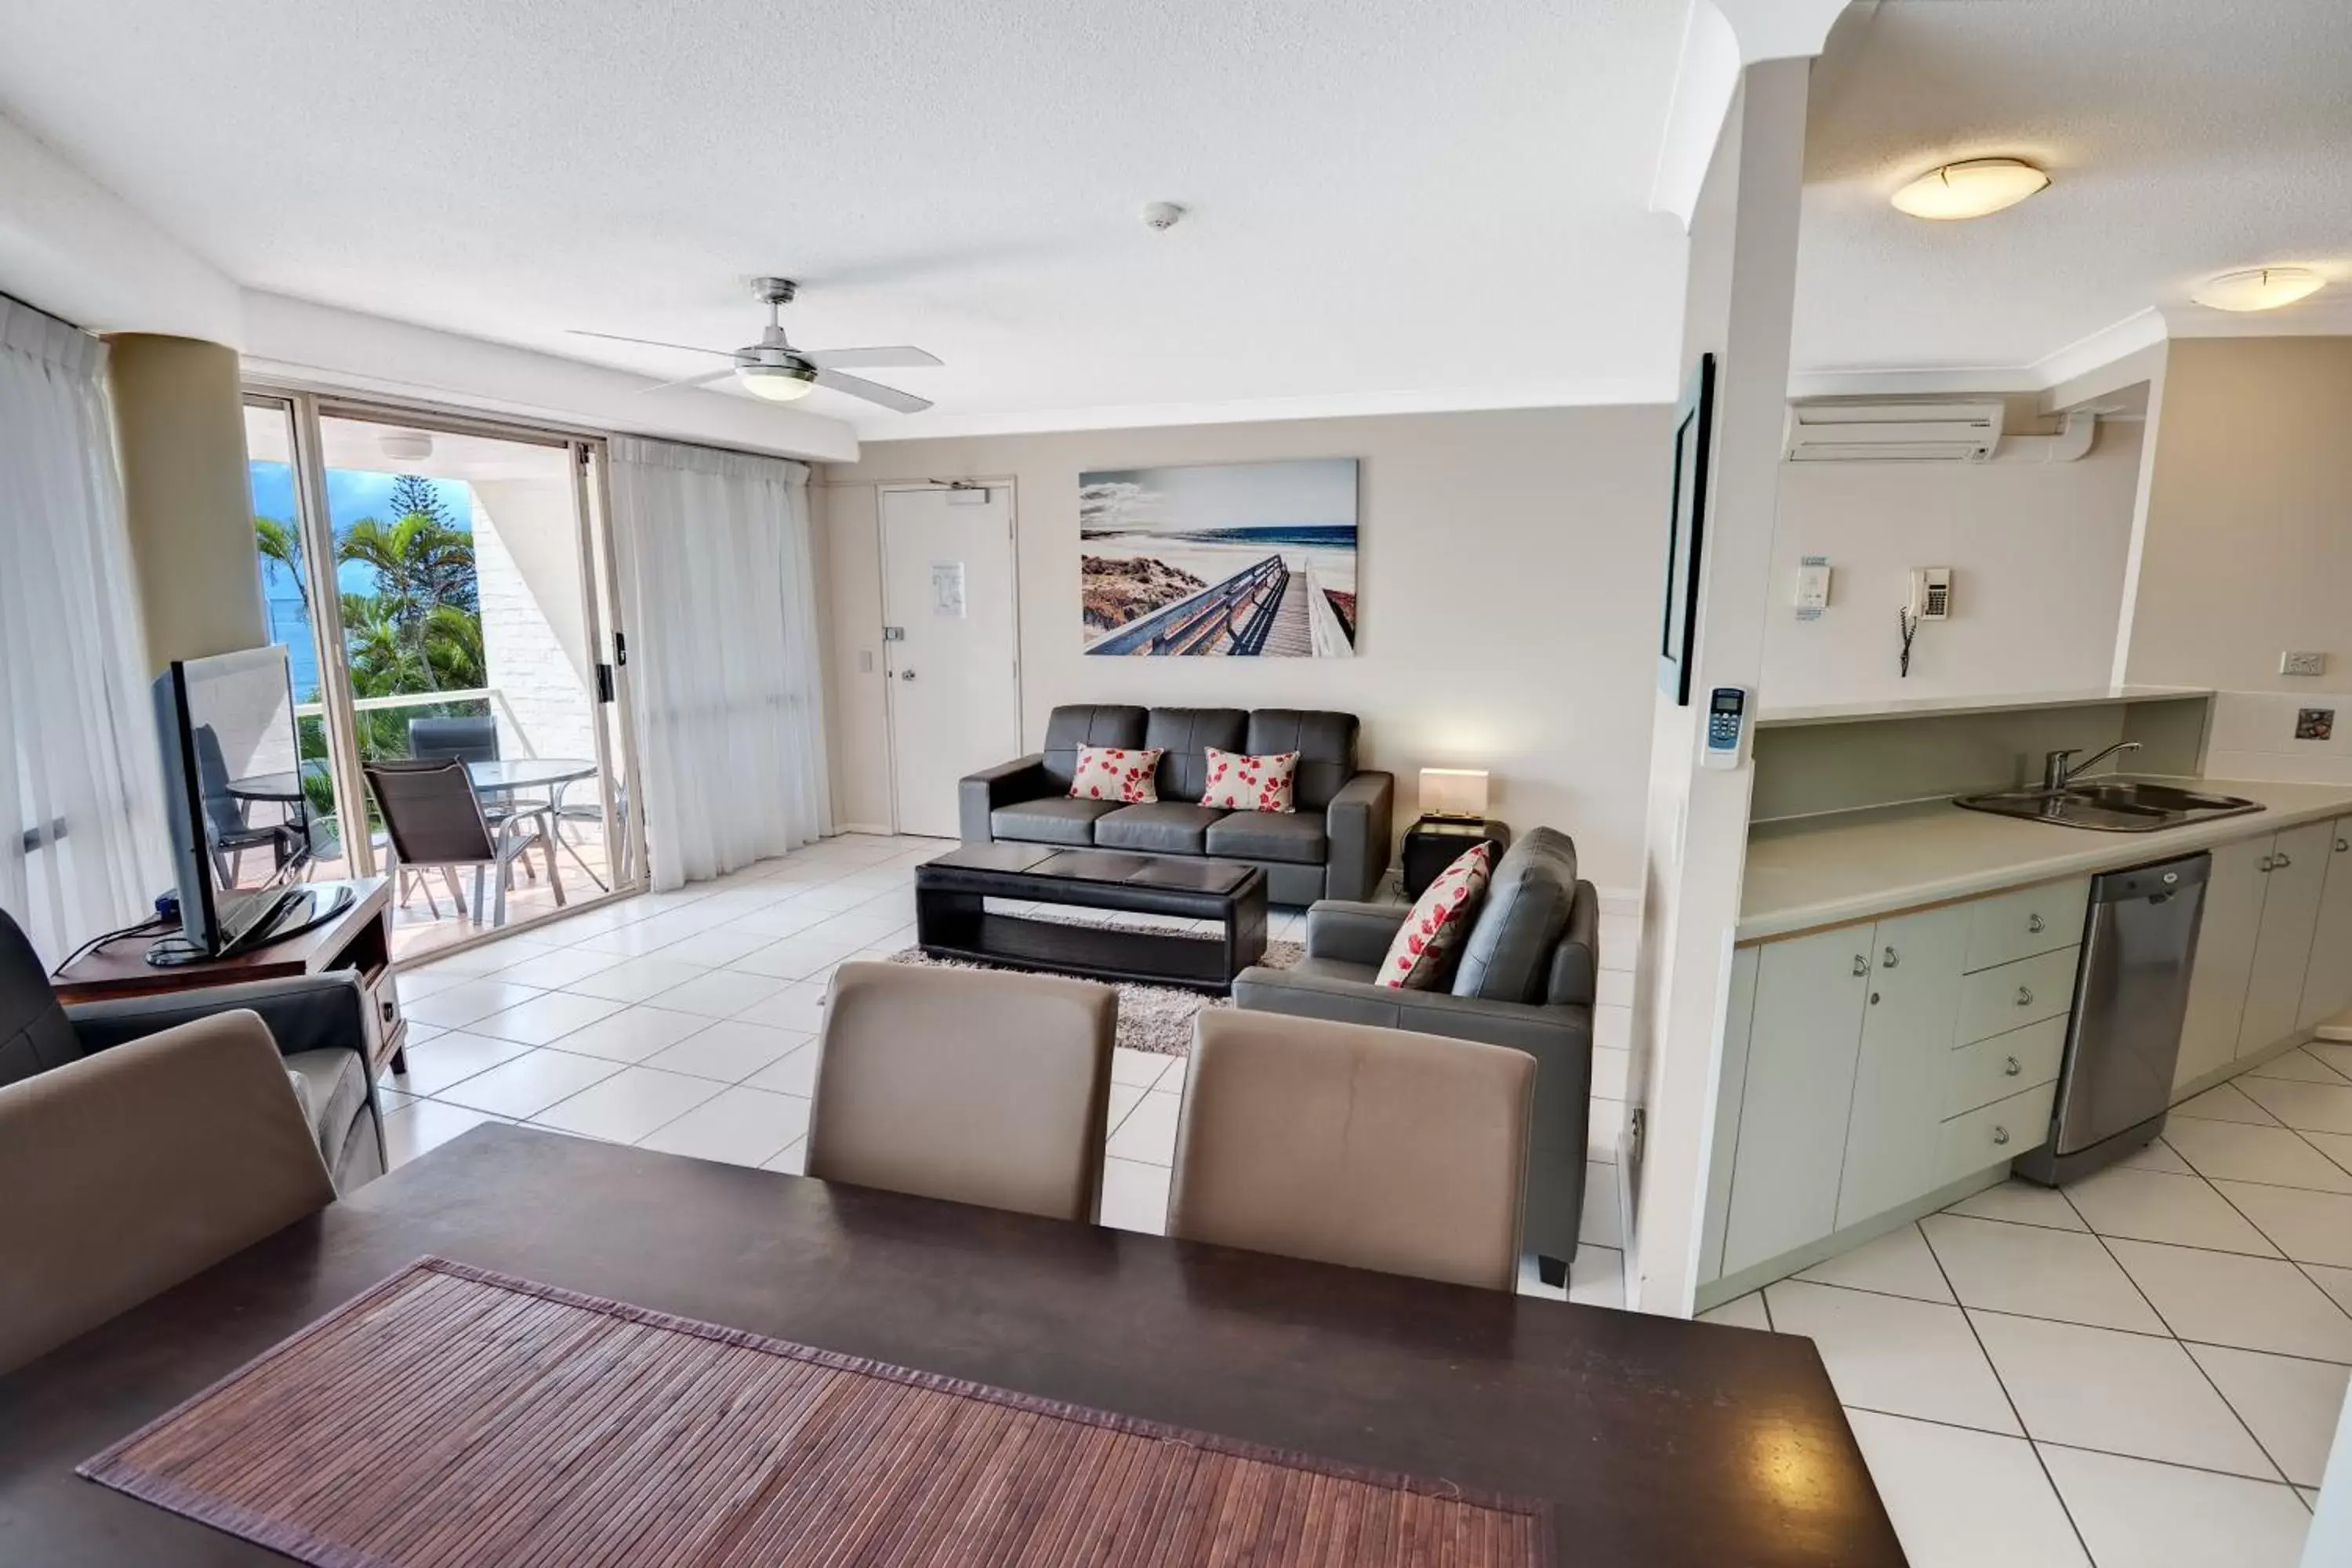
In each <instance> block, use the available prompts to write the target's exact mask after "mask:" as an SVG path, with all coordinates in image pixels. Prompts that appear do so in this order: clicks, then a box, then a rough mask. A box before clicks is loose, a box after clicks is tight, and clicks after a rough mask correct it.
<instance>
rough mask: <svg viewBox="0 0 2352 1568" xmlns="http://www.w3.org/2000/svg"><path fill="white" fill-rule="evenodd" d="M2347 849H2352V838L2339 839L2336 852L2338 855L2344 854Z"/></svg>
mask: <svg viewBox="0 0 2352 1568" xmlns="http://www.w3.org/2000/svg"><path fill="white" fill-rule="evenodd" d="M2347 849H2352V838H2339V839H2337V840H2336V853H2337V854H2338V855H2341V854H2343V853H2344V852H2345V851H2346V850H2347Z"/></svg>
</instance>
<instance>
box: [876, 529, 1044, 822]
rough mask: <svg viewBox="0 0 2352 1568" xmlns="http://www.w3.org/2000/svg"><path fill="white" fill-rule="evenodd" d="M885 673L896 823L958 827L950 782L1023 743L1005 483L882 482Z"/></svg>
mask: <svg viewBox="0 0 2352 1568" xmlns="http://www.w3.org/2000/svg"><path fill="white" fill-rule="evenodd" d="M882 622H883V626H885V628H886V629H885V631H884V632H883V639H884V640H883V644H882V651H883V674H884V682H885V684H886V685H887V688H888V689H889V694H890V768H891V781H890V782H891V792H892V797H893V804H894V805H895V807H896V810H897V815H898V831H899V832H901V833H923V834H930V835H933V836H936V837H940V838H953V837H956V830H957V824H956V781H957V780H958V779H960V778H961V777H962V776H963V775H964V774H966V773H972V772H974V771H976V770H978V769H981V768H985V767H990V766H992V765H993V764H995V763H1003V762H1009V761H1011V760H1012V759H1013V757H1015V756H1018V755H1019V754H1020V752H1021V687H1020V666H1019V658H1020V642H1019V638H1018V636H1017V632H1016V626H1015V622H1014V618H1013V488H1012V487H1011V486H1010V485H995V486H991V487H988V488H985V489H983V488H982V487H981V486H979V485H977V484H975V485H971V486H969V487H965V488H960V489H950V488H949V487H947V486H943V485H935V486H928V487H925V488H923V489H885V490H884V491H883V492H882Z"/></svg>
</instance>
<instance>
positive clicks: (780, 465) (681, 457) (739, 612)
mask: <svg viewBox="0 0 2352 1568" xmlns="http://www.w3.org/2000/svg"><path fill="white" fill-rule="evenodd" d="M612 454H613V513H614V523H615V524H616V527H617V531H618V538H619V542H620V544H621V548H622V551H623V554H624V563H623V577H624V580H625V584H626V588H625V592H626V595H627V598H628V611H629V613H628V619H627V622H626V629H627V632H628V636H629V670H630V674H631V676H632V680H631V689H632V691H633V692H634V694H635V701H636V716H637V746H638V750H639V752H640V753H641V755H640V756H639V759H638V771H639V774H640V778H641V781H642V784H643V785H644V787H643V788H642V789H641V790H640V791H639V792H638V794H639V795H640V796H641V798H642V799H643V801H644V803H645V804H644V810H645V814H646V816H645V822H646V855H647V858H648V859H649V861H650V863H651V867H652V870H653V882H654V886H655V887H656V888H675V887H677V886H678V885H680V884H681V883H684V882H691V881H699V880H702V879H705V878H709V877H715V876H719V875H720V874H721V873H723V872H727V871H731V870H734V869H736V868H739V867H742V866H748V865H750V864H751V862H752V861H754V860H757V859H760V858H762V857H764V856H770V855H781V854H782V853H783V852H784V851H785V850H787V849H790V848H793V847H794V846H796V845H801V844H806V843H807V842H809V841H810V840H811V839H813V838H816V837H820V836H822V835H824V834H826V833H830V832H832V831H833V800H832V794H831V790H830V788H829V786H828V785H827V784H826V771H825V752H824V696H823V687H824V678H823V676H822V675H821V673H820V671H819V667H818V664H817V639H816V587H815V583H814V571H813V569H812V566H811V559H810V549H809V517H808V468H807V467H806V466H805V465H804V464H801V463H792V462H786V461H784V460H783V459H782V458H755V457H751V456H748V455H746V454H744V453H740V452H722V451H716V450H713V449H711V448H709V447H683V446H677V445H675V444H673V443H670V442H667V441H648V440H644V439H641V438H639V437H627V436H623V437H614V440H613V443H612Z"/></svg>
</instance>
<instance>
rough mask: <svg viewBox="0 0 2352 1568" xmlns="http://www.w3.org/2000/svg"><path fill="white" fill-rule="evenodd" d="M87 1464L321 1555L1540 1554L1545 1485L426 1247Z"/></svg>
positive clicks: (395, 1558) (1477, 1567) (1544, 1536)
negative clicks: (1148, 1405)
mask: <svg viewBox="0 0 2352 1568" xmlns="http://www.w3.org/2000/svg"><path fill="white" fill-rule="evenodd" d="M80 1473H81V1474H83V1475H85V1476H88V1477H89V1478H90V1479H93V1480H96V1481H99V1482H101V1483H103V1484H104V1485H106V1486H110V1487H112V1488H115V1489H118V1490H121V1491H124V1492H128V1493H130V1494H131V1495H132V1496H134V1497H139V1498H144V1499H146V1500H148V1501H150V1502H152V1503H156V1504H159V1505H161V1506H162V1507H163V1508H167V1509H170V1510H173V1512H175V1513H179V1514H183V1515H184V1516H186V1517H188V1518H190V1519H194V1520H200V1521H204V1522H205V1523H206V1524H210V1525H213V1526H215V1527H216V1528H218V1529H221V1530H224V1531H228V1532H229V1533H230V1534H233V1535H237V1536H241V1537H243V1538H245V1539H246V1540H248V1541H252V1542H257V1543H259V1544H261V1545H264V1546H268V1547H270V1548H272V1549H274V1550H276V1551H278V1552H284V1553H286V1554H287V1555H289V1556H290V1557H294V1558H297V1559H299V1560H300V1561H302V1562H305V1563H316V1564H320V1565H322V1568H362V1565H369V1568H373V1565H378V1564H401V1565H423V1564H428V1563H429V1564H458V1563H464V1564H484V1565H487V1564H499V1565H501V1568H504V1565H508V1564H516V1563H563V1564H567V1565H568V1564H574V1563H616V1564H617V1563H626V1564H630V1565H631V1568H637V1565H650V1564H668V1563H677V1564H696V1565H698V1568H699V1565H718V1564H736V1563H740V1564H747V1565H748V1564H761V1565H765V1568H797V1565H803V1564H815V1563H850V1562H856V1563H974V1564H980V1563H985V1564H988V1565H989V1568H1015V1565H1024V1564H1038V1565H1044V1564H1055V1565H1056V1568H1058V1565H1061V1564H1068V1563H1121V1564H1155V1565H1157V1564H1171V1565H1173V1564H1184V1563H1265V1564H1303V1563H1317V1564H1328V1565H1330V1568H1357V1565H1360V1564H1375V1563H1396V1564H1404V1563H1413V1564H1421V1563H1433V1564H1434V1563H1444V1564H1464V1565H1467V1568H1538V1565H1548V1564H1549V1563H1550V1561H1551V1523H1550V1519H1549V1511H1548V1510H1547V1508H1546V1507H1545V1505H1543V1504H1541V1503H1531V1502H1527V1501H1522V1500H1512V1499H1508V1498H1502V1497H1496V1496H1492V1495H1480V1494H1475V1493H1470V1492H1466V1491H1465V1490H1464V1489H1461V1488H1459V1487H1456V1486H1454V1485H1453V1484H1452V1483H1450V1482H1447V1481H1442V1480H1426V1479H1415V1478H1412V1477H1408V1476H1400V1475H1391V1474H1387V1473H1383V1472H1381V1471H1375V1470H1368V1469H1362V1468H1356V1467H1353V1466H1348V1465H1341V1464H1335V1463H1332V1462H1329V1461H1327V1460H1322V1459H1317V1458H1310V1457H1308V1456H1306V1455H1302V1454H1294V1453H1286V1452H1283V1451H1280V1450H1277V1449H1273V1448H1266V1447H1258V1446H1255V1445H1253V1444H1248V1443H1240V1442H1235V1441H1234V1440H1232V1439H1229V1438H1223V1437H1215V1436H1208V1435H1206V1434H1203V1433H1199V1432H1186V1431H1182V1430H1180V1429H1178V1428H1176V1427H1172V1426H1163V1425H1160V1424H1159V1423H1156V1422H1150V1421H1139V1420H1136V1419H1133V1418H1131V1417H1129V1416H1123V1415H1108V1414H1106V1413H1104V1412H1101V1411H1097V1410H1087V1409H1085V1408H1082V1407H1080V1406H1076V1405H1064V1404H1058V1403H1056V1402H1054V1401H1051V1400H1045V1399H1037V1398H1033V1397H1031V1396H1029V1395H1027V1394H1013V1393H1009V1392H1007V1391H1005V1390H1003V1389H999V1388H989V1387H986V1386H983V1385H982V1384H974V1383H967V1382H964V1381H962V1380H961V1379H957V1378H950V1377H940V1376H936V1375H934V1374H932V1373H922V1372H913V1371H909V1370H908V1369H907V1368H905V1367H897V1366H889V1365H886V1364H883V1363H877V1362H871V1361H862V1360H859V1359H856V1358H855V1357H850V1356H844V1355H837V1354H835V1353H834V1352H829V1351H821V1350H813V1349H811V1348H809V1347H808V1346H806V1345H796V1344H789V1343H785V1342H781V1341H777V1340H769V1339H762V1338H761V1337H759V1336H757V1335H754V1334H747V1333H742V1332H739V1331H735V1330H732V1329H724V1328H718V1327H715V1326H713V1325H711V1324H709V1323H698V1322H694V1321H689V1320H687V1319H683V1318H676V1317H671V1316H668V1315H667V1314H664V1313H660V1312H651V1311H647V1310H644V1309H642V1308H637V1307H631V1306H626V1305H624V1304H622V1303H620V1302H616V1301H607V1300H599V1299H597V1298H594V1297H590V1296H582V1295H577V1294H574V1293H572V1292H571V1291H567V1290H558V1289H552V1288H551V1287H549V1286H545V1285H536V1284H532V1283H530V1282H529V1281H527V1280H521V1279H509V1278H508V1277H506V1276H503V1275H499V1274H493V1273H490V1272H488V1271H487V1270H484V1269H479V1268H468V1267H467V1266H466V1265H464V1264H460V1263H452V1262H448V1261H446V1260H445V1259H441V1258H423V1259H420V1260H419V1261H418V1262H416V1263H414V1264H411V1265H410V1266H409V1267H408V1268H404V1269H403V1270H402V1271H401V1272H400V1273H398V1274H395V1275H394V1276H393V1277H392V1278H391V1279H387V1280H385V1281H384V1282H383V1283H382V1284H380V1285H378V1286H376V1287H375V1288H374V1289H371V1290H369V1291H367V1292H366V1293H365V1294H363V1295H362V1296H360V1297H359V1298H357V1299H356V1300H352V1301H350V1302H347V1303H346V1304H344V1305H343V1306H341V1307H340V1308H338V1309H336V1310H334V1311H333V1312H331V1313H329V1314H328V1315H327V1316H326V1317H324V1318H321V1319H320V1320H319V1321H317V1322H315V1323H313V1324H311V1325H310V1327H309V1328H307V1329H304V1330H303V1331H300V1332H299V1333H298V1334H296V1335H294V1336H293V1337H292V1338H291V1339H289V1340H287V1341H286V1342H283V1343H281V1344H279V1345H278V1346H277V1347H276V1348H274V1349H272V1350H270V1351H268V1352H264V1353H263V1354H262V1355H261V1356H260V1357H259V1358H257V1360H255V1361H254V1362H252V1363H249V1364H248V1365H247V1366H245V1367H243V1368H241V1369H240V1370H238V1371H237V1372H235V1373H231V1374H230V1375H229V1376H228V1377H226V1378H224V1379H223V1380H222V1381H221V1382H219V1383H217V1384H214V1385H213V1386H212V1387H211V1388H209V1389H206V1390H205V1392H204V1393H202V1394H197V1395H196V1396H195V1397H194V1398H193V1399H191V1400H189V1401H188V1402H187V1403H186V1404H184V1405H181V1406H180V1407H179V1408H178V1409H176V1410H173V1411H172V1412H170V1413H169V1414H167V1415H163V1416H162V1417H160V1418H158V1419H157V1420H155V1421H153V1422H151V1423H149V1424H148V1425H147V1426H144V1427H142V1428H141V1429H140V1430H139V1431H138V1432H135V1433H133V1434H132V1435H131V1436H129V1437H126V1438H124V1439H123V1440H122V1441H121V1442H120V1443H117V1444H116V1445H115V1446H114V1447H110V1448H109V1449H108V1450H106V1452H104V1453H102V1454H100V1455H99V1456H98V1457H97V1458H93V1459H91V1460H89V1462H88V1463H87V1464H84V1465H83V1466H81V1467H80Z"/></svg>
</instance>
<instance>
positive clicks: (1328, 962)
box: [1234, 827, 1601, 1285]
mask: <svg viewBox="0 0 2352 1568" xmlns="http://www.w3.org/2000/svg"><path fill="white" fill-rule="evenodd" d="M1405 913H1406V906H1404V905H1403V904H1368V903H1342V902H1334V901H1328V900H1327V901H1324V902H1320V903H1318V904H1315V905H1314V906H1312V907H1311V908H1310V909H1308V910H1307V957H1306V958H1305V959H1304V960H1303V961H1302V962H1301V963H1298V964H1297V967H1295V968H1291V969H1267V968H1265V967H1264V966H1259V967H1256V968H1253V969H1245V970H1244V971H1242V973H1241V976H1240V978H1238V979H1236V980H1235V981H1234V1005H1235V1006H1237V1007H1244V1008H1249V1009H1252V1010H1255V1011H1258V1012H1265V1013H1289V1014H1294V1015H1296V1016H1299V1017H1304V1018H1331V1019H1336V1020H1338V1021H1339V1022H1341V1023H1348V1024H1376V1025H1379V1026H1382V1027H1384V1028H1391V1029H1410V1030H1412V1031H1414V1032H1415V1033H1418V1034H1423V1035H1444V1036H1449V1037H1453V1038H1454V1039H1459V1040H1480V1041H1484V1042H1485V1043H1486V1044H1488V1045H1495V1046H1510V1047H1515V1048H1517V1049H1518V1050H1522V1051H1526V1052H1527V1053H1528V1054H1529V1055H1530V1056H1532V1057H1534V1058H1536V1110H1535V1126H1534V1128H1533V1130H1532V1132H1531V1135H1530V1136H1529V1138H1528V1193H1527V1211H1526V1214H1527V1217H1526V1221H1525V1230H1524V1232H1523V1235H1524V1241H1523V1245H1524V1246H1525V1247H1526V1248H1527V1249H1528V1251H1530V1252H1533V1253H1534V1254H1536V1256H1537V1257H1538V1259H1539V1260H1540V1264H1541V1268H1542V1271H1543V1277H1544V1279H1545V1280H1546V1282H1547V1283H1549V1284H1555V1285H1557V1284H1560V1283H1562V1282H1564V1281H1565V1280H1566V1279H1567V1277H1568V1269H1569V1266H1570V1264H1572V1263H1573V1262H1574V1261H1575V1260H1576V1233H1577V1227H1578V1226H1579V1224H1580V1221H1581V1220H1582V1218H1583V1213H1584V1155H1585V1143H1586V1138H1587V1131H1588V1122H1589V1120H1590V1115H1589V1107H1588V1104H1587V1097H1588V1096H1589V1095H1590V1094H1591V1090H1592V997H1593V986H1594V984H1595V975H1596V972H1597V971H1598V970H1599V968H1600V963H1601V900H1600V895H1599V894H1598V893H1596V892H1595V891H1594V889H1593V887H1592V884H1591V883H1590V882H1586V881H1580V880H1579V879H1578V878H1577V875H1576V846H1575V844H1574V843H1573V842H1571V841H1570V839H1569V837H1568V836H1567V835H1565V834H1562V833H1556V832H1554V831H1553V830H1552V829H1550V828H1549V827H1538V828H1537V829H1535V830H1534V831H1533V832H1531V833H1529V834H1528V835H1527V836H1526V837H1523V838H1521V839H1520V840H1519V841H1518V842H1517V843H1516V844H1514V845H1512V846H1511V847H1510V849H1509V850H1508V851H1507V852H1506V853H1505V854H1504V856H1503V858H1502V859H1501V861H1500V862H1498V863H1497V864H1496V867H1495V872H1494V876H1493V878H1492V879H1491V880H1490V881H1489V882H1488V884H1487V889H1486V902H1485V903H1484V904H1483V905H1482V906H1481V908H1480V910H1479V912H1478V918H1477V920H1476V921H1475V923H1474V924H1473V925H1472V927H1471V929H1470V934H1469V937H1468V938H1467V939H1466V940H1465V942H1464V943H1463V947H1462V959H1461V963H1460V964H1459V965H1458V966H1457V967H1456V969H1455V971H1454V980H1453V987H1452V989H1451V990H1448V991H1400V990H1396V989H1394V988H1391V987H1388V986H1382V985H1377V984H1373V978H1374V976H1375V975H1377V974H1378V973H1379V972H1380V963H1381V958H1382V956H1383V955H1385V954H1386V953H1387V952H1388V947H1389V942H1390V940H1391V938H1393V937H1394V936H1395V935H1396V931H1397V928H1398V927H1399V926H1400V925H1402V924H1403V923H1404V917H1405Z"/></svg>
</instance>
